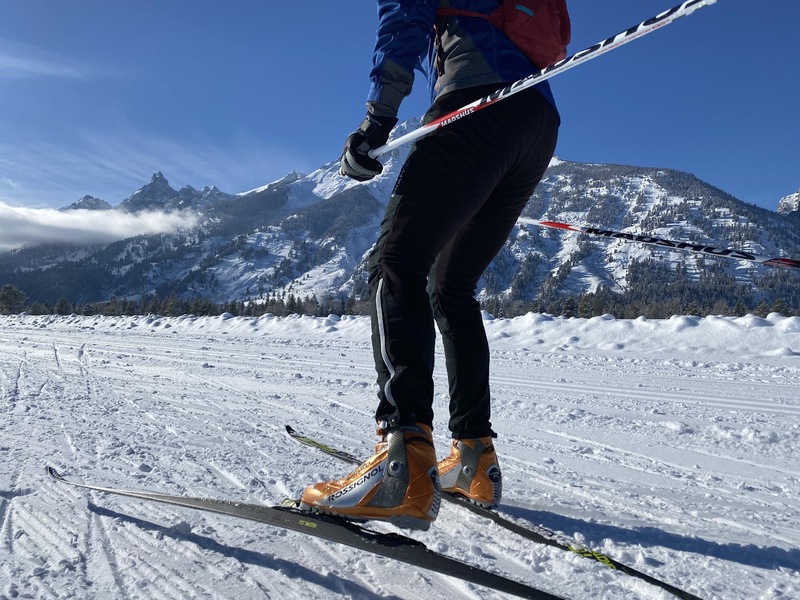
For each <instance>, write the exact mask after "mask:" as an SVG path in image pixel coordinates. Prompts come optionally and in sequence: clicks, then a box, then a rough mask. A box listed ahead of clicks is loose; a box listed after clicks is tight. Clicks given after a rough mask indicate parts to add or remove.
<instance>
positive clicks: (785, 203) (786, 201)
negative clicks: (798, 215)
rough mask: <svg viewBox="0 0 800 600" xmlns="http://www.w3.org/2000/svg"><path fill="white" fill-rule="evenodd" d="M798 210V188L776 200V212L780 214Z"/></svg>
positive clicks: (799, 191) (799, 198)
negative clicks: (778, 200)
mask: <svg viewBox="0 0 800 600" xmlns="http://www.w3.org/2000/svg"><path fill="white" fill-rule="evenodd" d="M798 211H800V190H797V191H796V192H795V193H794V194H789V195H788V196H784V197H783V198H781V200H780V202H778V214H780V215H788V214H789V213H792V212H798Z"/></svg>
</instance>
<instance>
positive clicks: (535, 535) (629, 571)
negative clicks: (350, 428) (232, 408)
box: [286, 425, 702, 600]
mask: <svg viewBox="0 0 800 600" xmlns="http://www.w3.org/2000/svg"><path fill="white" fill-rule="evenodd" d="M286 433H288V434H289V436H290V437H291V438H292V439H294V440H297V441H298V442H300V443H301V444H304V445H306V446H309V447H311V448H316V449H318V450H321V451H322V452H324V453H325V454H328V455H330V456H333V457H334V458H337V459H339V460H341V461H344V462H347V463H351V464H354V465H359V464H361V463H362V460H361V459H359V458H358V457H356V456H354V455H352V454H348V453H347V452H344V451H342V450H339V449H338V448H333V447H332V446H329V445H328V444H325V443H323V442H320V441H319V440H315V439H314V438H311V437H308V436H306V435H303V434H301V433H298V432H297V431H295V430H294V429H293V428H292V427H291V426H289V425H287V426H286ZM442 498H443V499H444V500H446V501H448V502H451V503H453V504H457V505H459V506H462V507H464V508H466V509H467V510H470V511H472V512H474V513H475V514H477V515H480V516H482V517H485V518H487V519H490V520H492V521H493V522H495V523H496V524H497V525H499V526H500V527H503V528H504V529H507V530H509V531H511V532H513V533H516V534H517V535H520V536H522V537H524V538H525V539H528V540H530V541H532V542H536V543H537V544H546V545H548V546H553V547H554V548H560V549H561V550H567V551H569V552H574V553H576V554H580V555H581V556H583V557H584V558H589V559H591V560H595V561H597V562H599V563H601V564H604V565H606V566H607V567H610V568H612V569H615V570H617V571H620V572H621V573H625V574H626V575H630V576H631V577H637V578H639V579H641V580H643V581H646V582H647V583H649V584H651V585H655V586H658V587H660V588H661V589H664V590H667V591H668V592H669V593H671V594H672V595H674V596H676V597H677V598H682V599H683V600H702V599H701V598H700V597H699V596H695V595H694V594H692V593H690V592H687V591H685V590H682V589H680V588H677V587H675V586H674V585H671V584H669V583H666V582H665V581H661V580H660V579H656V578H655V577H652V576H651V575H648V574H647V573H642V572H641V571H637V570H636V569H634V568H633V567H629V566H628V565H625V564H623V563H621V562H619V561H617V560H614V559H613V558H611V557H610V556H607V555H605V554H603V553H602V552H598V551H597V550H592V549H590V548H587V547H586V546H583V545H581V544H578V543H573V542H572V541H570V540H568V539H566V538H565V537H564V536H561V535H559V534H558V533H556V532H555V531H552V530H550V529H547V528H546V527H542V526H540V525H532V524H529V525H526V526H523V525H520V524H518V523H516V522H514V521H512V520H510V519H507V518H505V517H504V516H502V515H501V514H500V513H498V512H497V511H495V510H492V509H490V508H484V507H482V506H478V505H477V504H473V503H472V502H470V501H469V500H467V499H466V498H464V497H463V496H459V495H458V494H449V493H446V492H445V493H443V494H442Z"/></svg>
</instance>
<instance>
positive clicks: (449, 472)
mask: <svg viewBox="0 0 800 600" xmlns="http://www.w3.org/2000/svg"><path fill="white" fill-rule="evenodd" d="M439 479H440V482H441V485H442V491H445V492H450V493H453V494H459V495H461V496H465V497H466V498H468V499H469V500H470V501H471V502H473V503H475V504H478V505H479V506H483V507H486V508H492V507H494V506H497V505H498V504H500V498H501V497H502V495H503V476H502V473H501V472H500V465H499V463H498V461H497V453H495V451H494V446H493V445H492V438H491V437H482V438H473V439H464V440H453V443H452V445H451V446H450V456H448V457H447V458H445V459H443V460H441V461H440V462H439Z"/></svg>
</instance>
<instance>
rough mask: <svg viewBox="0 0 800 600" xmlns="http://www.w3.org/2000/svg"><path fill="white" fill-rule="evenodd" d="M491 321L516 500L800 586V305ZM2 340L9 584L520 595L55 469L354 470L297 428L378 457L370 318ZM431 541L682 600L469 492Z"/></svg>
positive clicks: (225, 473)
mask: <svg viewBox="0 0 800 600" xmlns="http://www.w3.org/2000/svg"><path fill="white" fill-rule="evenodd" d="M486 326H487V332H488V334H489V338H490V343H491V347H492V353H493V357H492V358H493V365H492V368H493V381H492V393H493V397H494V404H493V422H494V426H495V429H496V430H497V431H498V433H499V437H498V440H497V447H498V452H499V454H500V460H501V464H502V466H503V471H504V493H505V497H504V502H503V506H502V508H501V510H502V512H504V513H505V514H506V516H508V517H510V518H512V519H514V520H516V521H518V522H519V523H521V524H525V523H526V522H527V523H533V524H540V525H544V526H545V527H548V528H551V529H554V530H556V531H558V532H561V533H563V534H564V535H566V536H568V537H570V538H573V539H575V540H577V541H578V542H580V543H583V544H585V545H587V546H589V547H590V548H593V549H596V550H599V551H601V552H604V553H606V554H608V555H609V556H611V557H613V558H615V559H617V560H620V561H621V562H623V563H626V564H628V565H630V566H632V567H634V568H636V569H638V570H640V571H644V572H646V573H649V574H652V575H654V576H655V577H658V578H660V579H663V580H665V581H668V582H670V583H673V584H675V585H677V586H679V587H683V588H685V589H687V590H689V591H691V592H692V593H694V594H697V595H699V596H701V597H703V598H708V599H712V598H713V599H717V598H718V599H725V600H727V599H729V598H743V599H751V598H762V599H773V598H774V599H784V598H786V599H788V598H800V549H798V548H799V547H800V525H798V523H800V466H798V462H797V456H798V455H800V319H798V318H797V317H792V318H783V317H780V316H779V315H770V317H768V318H767V319H759V318H758V317H752V316H748V317H743V318H740V319H732V318H731V319H724V318H719V317H707V318H705V319H699V318H695V317H673V319H669V320H665V321H648V320H643V319H637V320H635V321H625V320H614V319H610V318H606V317H604V318H596V319H588V320H587V319H560V318H552V317H548V316H545V315H527V316H525V317H519V318H517V319H511V320H502V319H498V320H487V321H486ZM0 347H2V351H1V352H2V356H3V360H2V362H0V411H2V412H3V413H4V415H3V417H4V418H3V419H2V421H0V423H2V425H0V600H10V599H11V598H17V597H29V598H65V597H74V598H132V599H142V600H144V599H177V598H187V597H194V598H232V597H235V598H237V600H247V599H250V598H253V599H256V598H259V599H260V598H307V597H322V598H384V597H386V598H404V599H405V598H419V599H423V598H424V599H426V600H427V599H430V598H481V599H490V598H499V597H500V596H499V595H498V594H496V593H494V592H491V591H489V590H486V589H483V588H481V587H479V586H475V585H472V584H466V583H464V582H461V581H458V580H455V579H453V578H450V577H447V576H444V575H439V574H432V573H428V572H425V571H421V570H419V569H415V568H413V567H410V566H407V565H402V564H399V563H394V562H392V561H389V560H386V559H382V558H379V557H375V556H371V555H367V554H364V553H360V552H358V551H357V550H351V549H348V548H344V547H341V546H336V545H333V544H330V543H327V542H324V541H320V540H315V539H313V538H310V537H307V536H303V535H301V534H297V533H292V532H287V531H283V530H280V529H276V528H270V527H268V526H265V525H259V524H255V523H251V522H248V521H240V520H236V519H232V518H230V517H225V516H221V515H213V514H207V513H202V512H197V511H192V510H189V509H181V508H177V507H171V506H164V505H158V504H152V503H144V502H141V501H137V500H135V499H130V498H122V497H114V496H109V495H104V494H101V493H96V492H86V491H84V490H78V489H73V488H69V487H66V486H63V485H59V484H58V483H55V482H52V481H50V480H49V479H48V478H47V477H46V475H45V473H44V466H45V464H51V465H53V466H55V467H56V468H57V469H59V470H61V471H62V472H64V474H65V475H68V476H70V477H73V478H75V479H77V480H81V479H85V480H86V481H92V482H97V483H102V484H105V485H109V486H116V487H128V488H138V489H148V490H153V491H160V492H164V493H182V494H189V495H195V496H208V497H216V498H223V499H240V500H242V501H245V502H261V503H274V502H278V501H280V500H282V499H283V498H285V497H296V496H297V495H298V494H299V492H300V491H301V490H302V487H303V485H304V484H306V483H310V482H312V481H317V480H321V479H327V478H330V477H332V476H339V475H342V474H343V473H345V472H346V470H347V467H346V466H345V465H343V464H341V463H338V462H336V461H335V460H334V459H332V458H330V457H327V456H324V455H322V454H321V453H319V452H316V451H314V450H311V449H306V448H302V447H300V446H299V445H298V444H296V443H295V442H293V441H291V440H289V439H288V438H287V437H286V436H285V434H284V433H283V427H284V425H285V424H287V423H289V424H292V425H293V426H295V427H296V428H297V429H298V430H300V431H302V432H304V433H307V434H309V435H313V436H317V437H319V438H320V439H323V440H325V441H326V442H327V443H329V444H331V445H334V446H338V447H341V448H342V449H344V450H346V451H348V452H351V453H353V454H356V455H360V456H364V457H366V456H368V455H369V454H370V453H371V451H372V445H373V444H374V442H375V437H374V430H373V422H372V415H373V410H374V406H375V399H374V398H375V390H374V385H373V381H374V372H373V367H372V363H371V349H370V344H369V321H368V320H367V319H364V318H353V317H349V318H339V317H335V316H331V317H328V318H327V319H320V318H318V319H314V318H308V317H303V318H294V317H287V318H272V317H263V318H260V319H245V318H231V317H230V316H229V315H223V316H222V317H219V318H194V317H182V318H174V319H166V318H161V317H155V316H150V317H119V318H111V317H75V316H71V317H49V316H48V317H34V316H26V315H22V316H5V317H0ZM438 352H439V354H438V356H437V369H436V373H435V379H436V390H437V391H436V394H437V395H436V398H435V408H436V415H437V416H436V422H435V441H436V445H437V450H438V452H439V454H440V456H443V455H444V454H445V453H446V452H447V451H448V450H447V446H448V441H449V440H448V439H447V435H446V421H447V418H446V406H447V395H446V376H445V373H444V370H443V364H444V361H443V357H442V355H441V348H439V350H438ZM373 526H374V528H375V529H379V530H385V531H391V530H393V528H392V527H391V526H389V525H387V524H381V523H375V524H373ZM413 536H414V537H416V538H417V539H420V540H421V541H423V542H425V543H426V544H427V545H428V547H430V548H431V549H432V550H435V551H439V552H443V553H445V554H448V555H451V556H454V557H456V558H459V559H461V560H464V561H467V562H470V563H473V564H475V565H478V566H482V567H486V568H489V569H491V570H493V571H496V572H499V573H502V574H505V575H508V576H510V577H513V578H515V579H517V580H519V581H523V582H528V583H530V584H532V585H534V586H536V587H540V588H542V589H545V590H547V591H550V592H553V593H557V594H561V595H565V596H568V597H570V598H575V599H578V598H650V599H664V598H669V597H671V596H669V594H667V593H666V592H664V591H662V590H660V589H658V588H655V587H653V586H651V585H648V584H646V583H644V582H642V581H639V580H637V579H634V578H631V577H627V576H624V575H621V574H619V573H616V572H614V571H613V570H610V569H607V568H605V567H603V566H601V565H599V564H598V563H595V562H592V561H588V560H586V559H584V558H581V557H579V556H577V555H574V554H572V553H566V552H563V551H561V550H558V549H554V548H549V547H545V546H541V545H537V544H532V543H530V542H527V541H525V540H522V539H519V538H518V537H517V536H514V535H513V534H511V533H509V532H506V531H505V530H502V529H500V528H499V527H497V526H495V525H494V524H491V523H489V522H488V521H486V520H484V519H481V518H480V517H478V516H477V515H473V514H471V513H467V512H466V511H463V510H459V509H457V508H456V507H453V506H450V505H447V504H445V505H444V506H443V507H442V510H441V513H440V516H439V519H438V520H437V522H436V523H435V525H434V526H433V527H432V528H431V530H430V531H428V532H425V533H414V534H413Z"/></svg>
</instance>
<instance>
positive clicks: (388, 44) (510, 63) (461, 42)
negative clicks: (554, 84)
mask: <svg viewBox="0 0 800 600" xmlns="http://www.w3.org/2000/svg"><path fill="white" fill-rule="evenodd" d="M377 2H378V19H379V23H378V30H377V39H376V42H375V53H374V55H373V59H372V62H373V67H372V71H371V72H370V82H371V85H370V91H369V96H368V97H367V106H368V107H369V110H370V112H372V113H373V114H375V115H378V116H390V117H394V116H396V115H397V109H398V108H399V106H400V103H401V102H402V100H403V98H405V97H406V96H407V95H408V94H409V93H411V87H412V85H413V83H414V71H415V70H418V71H421V72H422V73H423V74H424V75H425V76H426V78H427V80H428V86H429V89H430V93H431V100H434V99H435V98H437V97H438V96H440V95H442V94H446V93H447V92H451V91H454V90H459V89H464V88H469V87H475V86H479V85H488V84H497V87H498V89H499V88H500V87H502V86H503V85H505V84H510V83H513V82H515V81H518V80H519V79H523V78H524V77H527V76H528V75H530V74H532V73H535V72H536V71H538V70H539V69H537V68H536V67H535V66H534V65H533V64H532V63H531V62H530V61H529V60H528V59H527V58H526V56H525V55H524V54H523V53H522V52H521V51H520V50H519V49H518V48H517V47H516V46H514V44H512V43H511V41H510V40H509V39H508V38H507V37H506V36H505V35H504V34H503V33H502V32H501V31H500V30H498V29H497V28H496V27H494V26H493V25H492V24H491V23H489V22H488V21H486V20H484V19H481V18H476V17H453V16H451V17H438V18H437V17H436V10H437V9H438V8H439V6H440V4H441V6H443V7H449V8H458V9H464V10H469V11H473V12H481V13H486V14H488V13H490V12H492V10H494V9H495V8H497V6H498V5H499V4H500V3H501V2H502V0H377ZM434 26H435V28H434ZM437 31H438V33H439V35H438V37H437V35H436V32H437ZM535 89H537V90H538V91H539V93H541V94H542V95H543V96H544V97H545V98H546V99H547V100H548V101H549V102H550V103H551V104H552V105H553V107H554V108H555V101H554V99H553V95H552V92H551V90H550V85H549V83H548V82H546V81H544V82H542V83H540V84H538V85H537V86H535Z"/></svg>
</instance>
